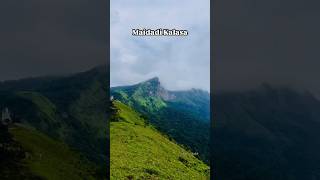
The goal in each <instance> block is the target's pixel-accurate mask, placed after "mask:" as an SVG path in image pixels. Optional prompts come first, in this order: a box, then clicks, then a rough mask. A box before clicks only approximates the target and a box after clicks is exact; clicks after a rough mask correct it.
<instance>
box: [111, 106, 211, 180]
mask: <svg viewBox="0 0 320 180" xmlns="http://www.w3.org/2000/svg"><path fill="white" fill-rule="evenodd" d="M113 106H114V108H115V109H116V110H117V111H116V113H115V114H114V116H113V117H112V118H113V120H112V122H111V127H110V144H111V149H110V172H111V179H116V180H118V179H174V180H179V179H183V180H185V179H197V180H202V179H209V178H208V177H209V167H208V166H207V165H206V164H204V163H203V162H202V161H200V160H199V159H197V158H196V157H194V155H193V154H192V153H191V152H188V151H186V150H185V149H183V148H182V147H181V146H179V145H178V144H176V143H175V142H172V141H170V140H169V139H168V138H166V137H165V136H164V135H162V134H161V133H160V132H158V131H157V130H155V129H154V128H153V127H152V126H149V125H146V124H145V123H144V119H143V118H141V116H140V114H139V113H137V112H135V111H134V110H132V109H131V108H130V107H128V106H126V105H124V104H122V103H120V102H119V101H114V102H113Z"/></svg>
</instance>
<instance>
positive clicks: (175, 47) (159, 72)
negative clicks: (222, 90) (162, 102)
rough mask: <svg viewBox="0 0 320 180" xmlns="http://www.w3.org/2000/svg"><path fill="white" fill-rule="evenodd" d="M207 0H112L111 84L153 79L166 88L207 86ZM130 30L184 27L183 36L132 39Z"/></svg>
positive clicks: (208, 50) (208, 35) (208, 62)
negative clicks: (186, 32)
mask: <svg viewBox="0 0 320 180" xmlns="http://www.w3.org/2000/svg"><path fill="white" fill-rule="evenodd" d="M209 2H210V1H209V0H185V1H181V0H153V1H148V0H112V1H111V34H110V36H111V44H110V46H111V64H110V65H111V86H112V87H113V86H119V85H129V84H134V83H137V82H141V81H144V80H147V79H149V78H152V77H154V76H158V77H159V78H160V81H161V83H162V84H163V86H164V87H166V88H168V89H170V90H178V89H179V90H181V89H190V88H201V89H204V90H209V87H210V68H209V66H210V44H209V43H210V39H209V38H210V34H209V33H210V29H209V28H210V11H209ZM132 28H151V29H158V28H167V29H173V28H175V29H186V30H188V31H189V35H188V36H187V37H143V36H142V37H133V36H132Z"/></svg>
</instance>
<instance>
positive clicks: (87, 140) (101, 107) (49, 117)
mask: <svg viewBox="0 0 320 180" xmlns="http://www.w3.org/2000/svg"><path fill="white" fill-rule="evenodd" d="M106 77H107V73H106V70H105V69H104V67H98V68H94V69H92V70H89V71H87V72H82V73H78V74H73V75H69V76H62V77H40V78H32V79H23V80H17V81H8V82H3V83H1V85H0V108H1V109H3V108H5V107H7V108H8V109H9V110H10V112H11V114H12V117H13V119H14V122H19V123H22V124H25V125H28V126H31V127H33V128H35V129H36V130H38V131H40V132H42V133H44V134H46V135H48V136H49V137H52V138H54V139H58V140H60V141H62V142H64V143H66V144H68V145H69V146H71V147H72V148H74V149H75V150H76V151H78V152H80V153H82V154H83V155H85V156H86V158H88V159H89V160H90V161H92V162H94V163H96V164H98V165H99V167H100V169H101V172H97V173H101V176H102V177H105V175H104V171H106V169H107V168H106V166H107V165H106V164H107V163H106V162H108V157H107V151H108V150H107V144H108V134H109V133H107V117H106V111H107V109H108V107H107V92H108V89H107V83H106Z"/></svg>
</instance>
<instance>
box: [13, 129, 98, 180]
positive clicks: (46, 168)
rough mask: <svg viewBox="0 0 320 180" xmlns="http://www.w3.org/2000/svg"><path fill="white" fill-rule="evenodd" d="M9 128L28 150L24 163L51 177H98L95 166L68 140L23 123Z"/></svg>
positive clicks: (58, 179)
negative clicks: (70, 144)
mask: <svg viewBox="0 0 320 180" xmlns="http://www.w3.org/2000/svg"><path fill="white" fill-rule="evenodd" d="M9 131H10V133H11V134H12V135H13V138H14V140H15V141H17V142H18V143H20V144H21V146H22V148H23V149H24V150H25V151H26V156H25V158H24V159H23V163H24V164H25V166H26V167H28V168H29V169H30V171H31V172H32V173H33V174H35V175H37V176H40V177H42V178H44V179H48V180H64V179H67V180H73V179H74V180H78V179H88V180H90V179H95V178H94V176H93V174H94V172H95V166H94V165H92V164H91V163H89V162H88V161H86V160H84V159H83V158H82V157H81V156H80V154H78V153H76V152H74V151H73V150H71V149H70V148H69V147H68V146H67V145H66V144H64V143H61V142H58V141H55V140H53V139H51V138H49V137H48V136H46V135H44V134H42V133H40V132H38V131H35V130H33V129H30V128H27V127H23V126H22V125H15V126H13V127H11V128H10V129H9Z"/></svg>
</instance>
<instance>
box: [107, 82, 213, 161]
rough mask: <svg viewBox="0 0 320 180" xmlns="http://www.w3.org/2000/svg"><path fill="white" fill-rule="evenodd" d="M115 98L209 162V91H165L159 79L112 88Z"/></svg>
mask: <svg viewBox="0 0 320 180" xmlns="http://www.w3.org/2000/svg"><path fill="white" fill-rule="evenodd" d="M111 95H112V96H113V98H114V99H116V100H119V101H121V102H122V103H124V104H127V105H129V106H130V107H132V108H133V109H135V110H136V111H138V112H140V113H142V114H143V115H144V116H145V117H147V119H149V121H150V123H151V124H152V125H154V126H155V127H156V128H157V129H158V130H159V131H161V132H162V133H164V134H166V135H168V136H169V137H170V138H172V139H174V140H175V141H176V142H178V143H179V144H182V145H184V146H185V147H187V148H188V149H190V150H191V151H193V152H196V153H199V157H200V158H201V159H202V160H204V161H205V162H207V163H208V162H209V131H210V128H209V126H210V125H209V117H210V114H209V110H208V109H209V103H210V97H209V93H207V92H205V91H202V90H196V89H192V90H189V91H168V90H166V89H165V88H163V87H162V86H161V83H160V81H159V79H158V78H152V79H150V80H147V81H144V82H141V83H138V84H135V85H132V86H121V87H113V88H111Z"/></svg>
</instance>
